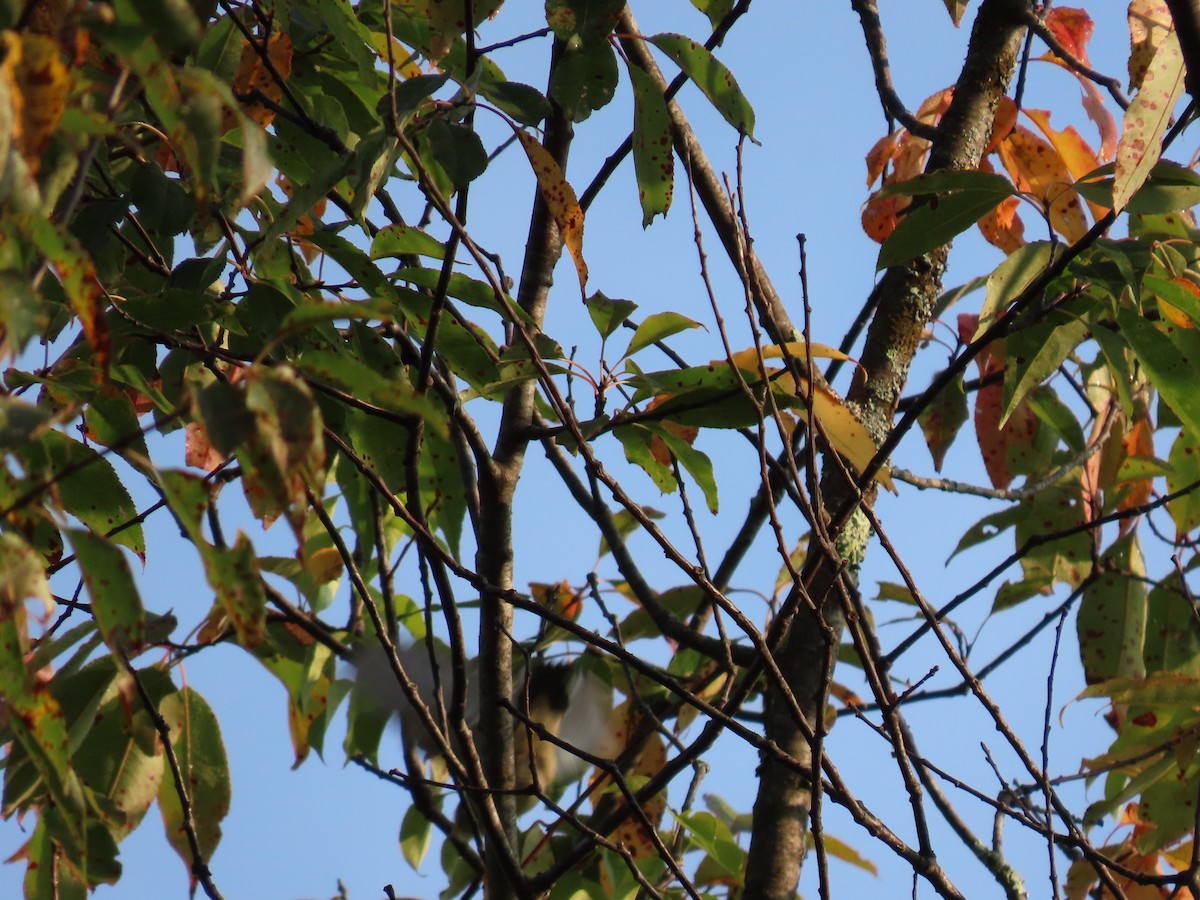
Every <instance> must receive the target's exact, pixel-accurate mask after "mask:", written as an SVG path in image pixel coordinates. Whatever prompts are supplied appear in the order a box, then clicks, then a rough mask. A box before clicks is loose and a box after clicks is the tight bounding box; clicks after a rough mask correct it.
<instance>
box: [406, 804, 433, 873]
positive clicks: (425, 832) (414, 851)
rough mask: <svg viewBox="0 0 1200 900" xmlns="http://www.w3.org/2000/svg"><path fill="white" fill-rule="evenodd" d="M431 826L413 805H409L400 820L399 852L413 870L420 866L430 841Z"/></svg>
mask: <svg viewBox="0 0 1200 900" xmlns="http://www.w3.org/2000/svg"><path fill="white" fill-rule="evenodd" d="M432 838H433V826H432V825H431V824H430V822H429V820H428V819H427V818H425V814H424V813H422V812H421V810H419V809H418V808H417V807H416V806H415V805H413V806H410V807H409V808H408V811H407V812H406V813H405V814H404V818H403V819H402V820H401V822H400V854H401V855H402V856H403V857H404V860H405V862H407V863H408V864H409V865H410V866H412V868H413V869H414V870H417V869H420V868H421V862H422V861H423V860H424V859H425V854H426V853H428V852H429V846H430V844H431V843H432Z"/></svg>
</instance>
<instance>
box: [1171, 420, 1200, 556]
mask: <svg viewBox="0 0 1200 900" xmlns="http://www.w3.org/2000/svg"><path fill="white" fill-rule="evenodd" d="M1196 434H1197V432H1195V431H1193V430H1192V429H1191V428H1184V429H1183V430H1182V431H1180V432H1179V435H1178V436H1177V437H1176V438H1175V441H1174V442H1173V443H1172V444H1171V454H1170V456H1168V457H1167V461H1168V462H1169V463H1170V464H1171V471H1170V472H1168V473H1167V491H1168V492H1170V493H1172V494H1173V493H1175V492H1176V491H1181V490H1183V489H1184V488H1186V487H1189V486H1191V485H1194V484H1196V483H1197V482H1200V439H1198V438H1197V437H1196ZM1167 510H1168V512H1170V513H1171V519H1172V521H1174V522H1175V531H1176V533H1177V534H1178V535H1179V536H1180V537H1184V536H1186V535H1188V534H1190V533H1191V532H1192V530H1193V529H1194V528H1196V527H1197V526H1200V490H1195V489H1193V490H1192V491H1191V492H1190V493H1188V494H1184V495H1183V496H1182V497H1176V498H1175V499H1174V500H1172V501H1171V502H1170V503H1168V504H1167Z"/></svg>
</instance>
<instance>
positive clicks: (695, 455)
mask: <svg viewBox="0 0 1200 900" xmlns="http://www.w3.org/2000/svg"><path fill="white" fill-rule="evenodd" d="M647 427H649V428H650V429H651V430H653V431H654V433H655V434H657V435H658V437H659V439H660V440H661V441H662V442H663V443H664V444H666V445H667V449H668V450H670V451H671V454H672V455H673V456H674V457H675V458H676V459H677V460H679V463H680V465H682V466H683V468H684V471H686V472H687V473H688V474H689V475H691V476H692V477H693V478H694V479H696V484H698V485H699V486H700V490H702V491H703V492H704V500H705V502H706V503H707V504H708V510H709V512H711V513H712V514H713V515H714V516H715V515H716V514H717V507H718V503H717V482H716V478H715V476H714V474H713V467H712V460H711V459H709V458H708V456H707V455H706V454H704V453H701V452H700V451H699V450H697V449H696V448H695V447H693V446H692V445H691V444H689V443H688V442H687V441H685V440H684V439H683V438H681V437H679V436H678V435H676V434H673V433H672V432H671V431H670V430H669V429H667V428H665V427H663V426H662V425H661V424H658V423H651V424H650V425H648V426H647Z"/></svg>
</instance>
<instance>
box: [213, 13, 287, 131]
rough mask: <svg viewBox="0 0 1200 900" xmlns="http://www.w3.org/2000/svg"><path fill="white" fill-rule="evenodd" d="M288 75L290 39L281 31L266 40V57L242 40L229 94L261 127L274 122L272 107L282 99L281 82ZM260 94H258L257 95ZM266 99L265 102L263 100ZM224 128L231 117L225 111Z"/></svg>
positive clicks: (229, 122) (282, 83)
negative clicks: (231, 94) (266, 101)
mask: <svg viewBox="0 0 1200 900" xmlns="http://www.w3.org/2000/svg"><path fill="white" fill-rule="evenodd" d="M291 74H292V39H291V38H290V37H288V35H287V34H286V33H284V32H279V33H276V34H273V35H271V37H270V38H269V39H268V40H267V48H266V60H265V61H264V60H263V57H262V55H261V54H260V48H259V47H257V46H255V45H254V44H252V43H251V42H250V41H246V42H245V43H244V44H243V45H242V58H241V61H240V62H239V63H238V69H237V74H236V75H235V76H234V78H233V85H232V87H233V95H234V97H236V98H237V99H238V100H239V101H240V102H241V104H242V111H243V112H244V113H245V114H246V115H247V116H249V117H250V118H251V119H253V120H254V121H255V122H257V123H258V124H259V125H262V126H263V127H264V128H265V127H266V126H267V125H270V124H271V123H272V122H273V121H275V108H274V107H276V106H278V105H279V101H280V100H282V99H283V85H284V83H286V82H287V80H288V79H289V78H290V77H291ZM260 95H261V96H260ZM264 98H265V99H266V100H268V101H270V104H271V105H266V104H264V103H263V102H262V101H263V99H264ZM225 121H226V127H227V128H229V127H232V125H233V119H232V117H230V116H229V115H228V113H227V114H226V119H225Z"/></svg>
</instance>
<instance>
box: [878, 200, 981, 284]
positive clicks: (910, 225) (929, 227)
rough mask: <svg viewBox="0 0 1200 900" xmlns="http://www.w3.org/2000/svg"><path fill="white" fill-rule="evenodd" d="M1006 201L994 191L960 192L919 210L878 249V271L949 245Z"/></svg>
mask: <svg viewBox="0 0 1200 900" xmlns="http://www.w3.org/2000/svg"><path fill="white" fill-rule="evenodd" d="M1003 199H1004V197H1003V196H1000V195H997V194H996V193H995V192H994V191H958V192H956V193H953V194H947V195H946V196H944V197H938V198H937V199H936V201H935V202H932V201H931V202H930V203H927V204H925V205H924V206H919V207H917V208H916V209H914V210H913V211H912V212H910V213H908V215H906V216H904V218H902V219H901V220H900V224H899V225H897V226H896V230H895V231H893V232H892V233H891V234H890V235H889V236H888V238H887V240H885V241H884V242H883V245H882V246H881V247H880V248H879V258H878V260H876V262H875V269H876V271H882V270H883V269H887V268H890V267H891V266H897V265H900V264H901V263H905V262H908V261H909V260H910V259H914V258H916V257H918V256H920V255H922V254H923V253H928V252H929V251H931V250H934V249H936V248H938V247H941V246H943V245H944V244H948V243H950V241H951V240H953V239H954V238H955V237H956V236H957V235H959V234H961V233H962V232H964V231H966V230H967V229H968V228H970V227H971V226H972V225H974V224H975V223H976V222H978V221H979V220H980V219H981V218H982V217H983V216H984V215H986V214H987V213H989V212H991V211H992V209H994V208H995V207H996V205H997V204H998V203H999V202H1000V201H1001V200H1003Z"/></svg>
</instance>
